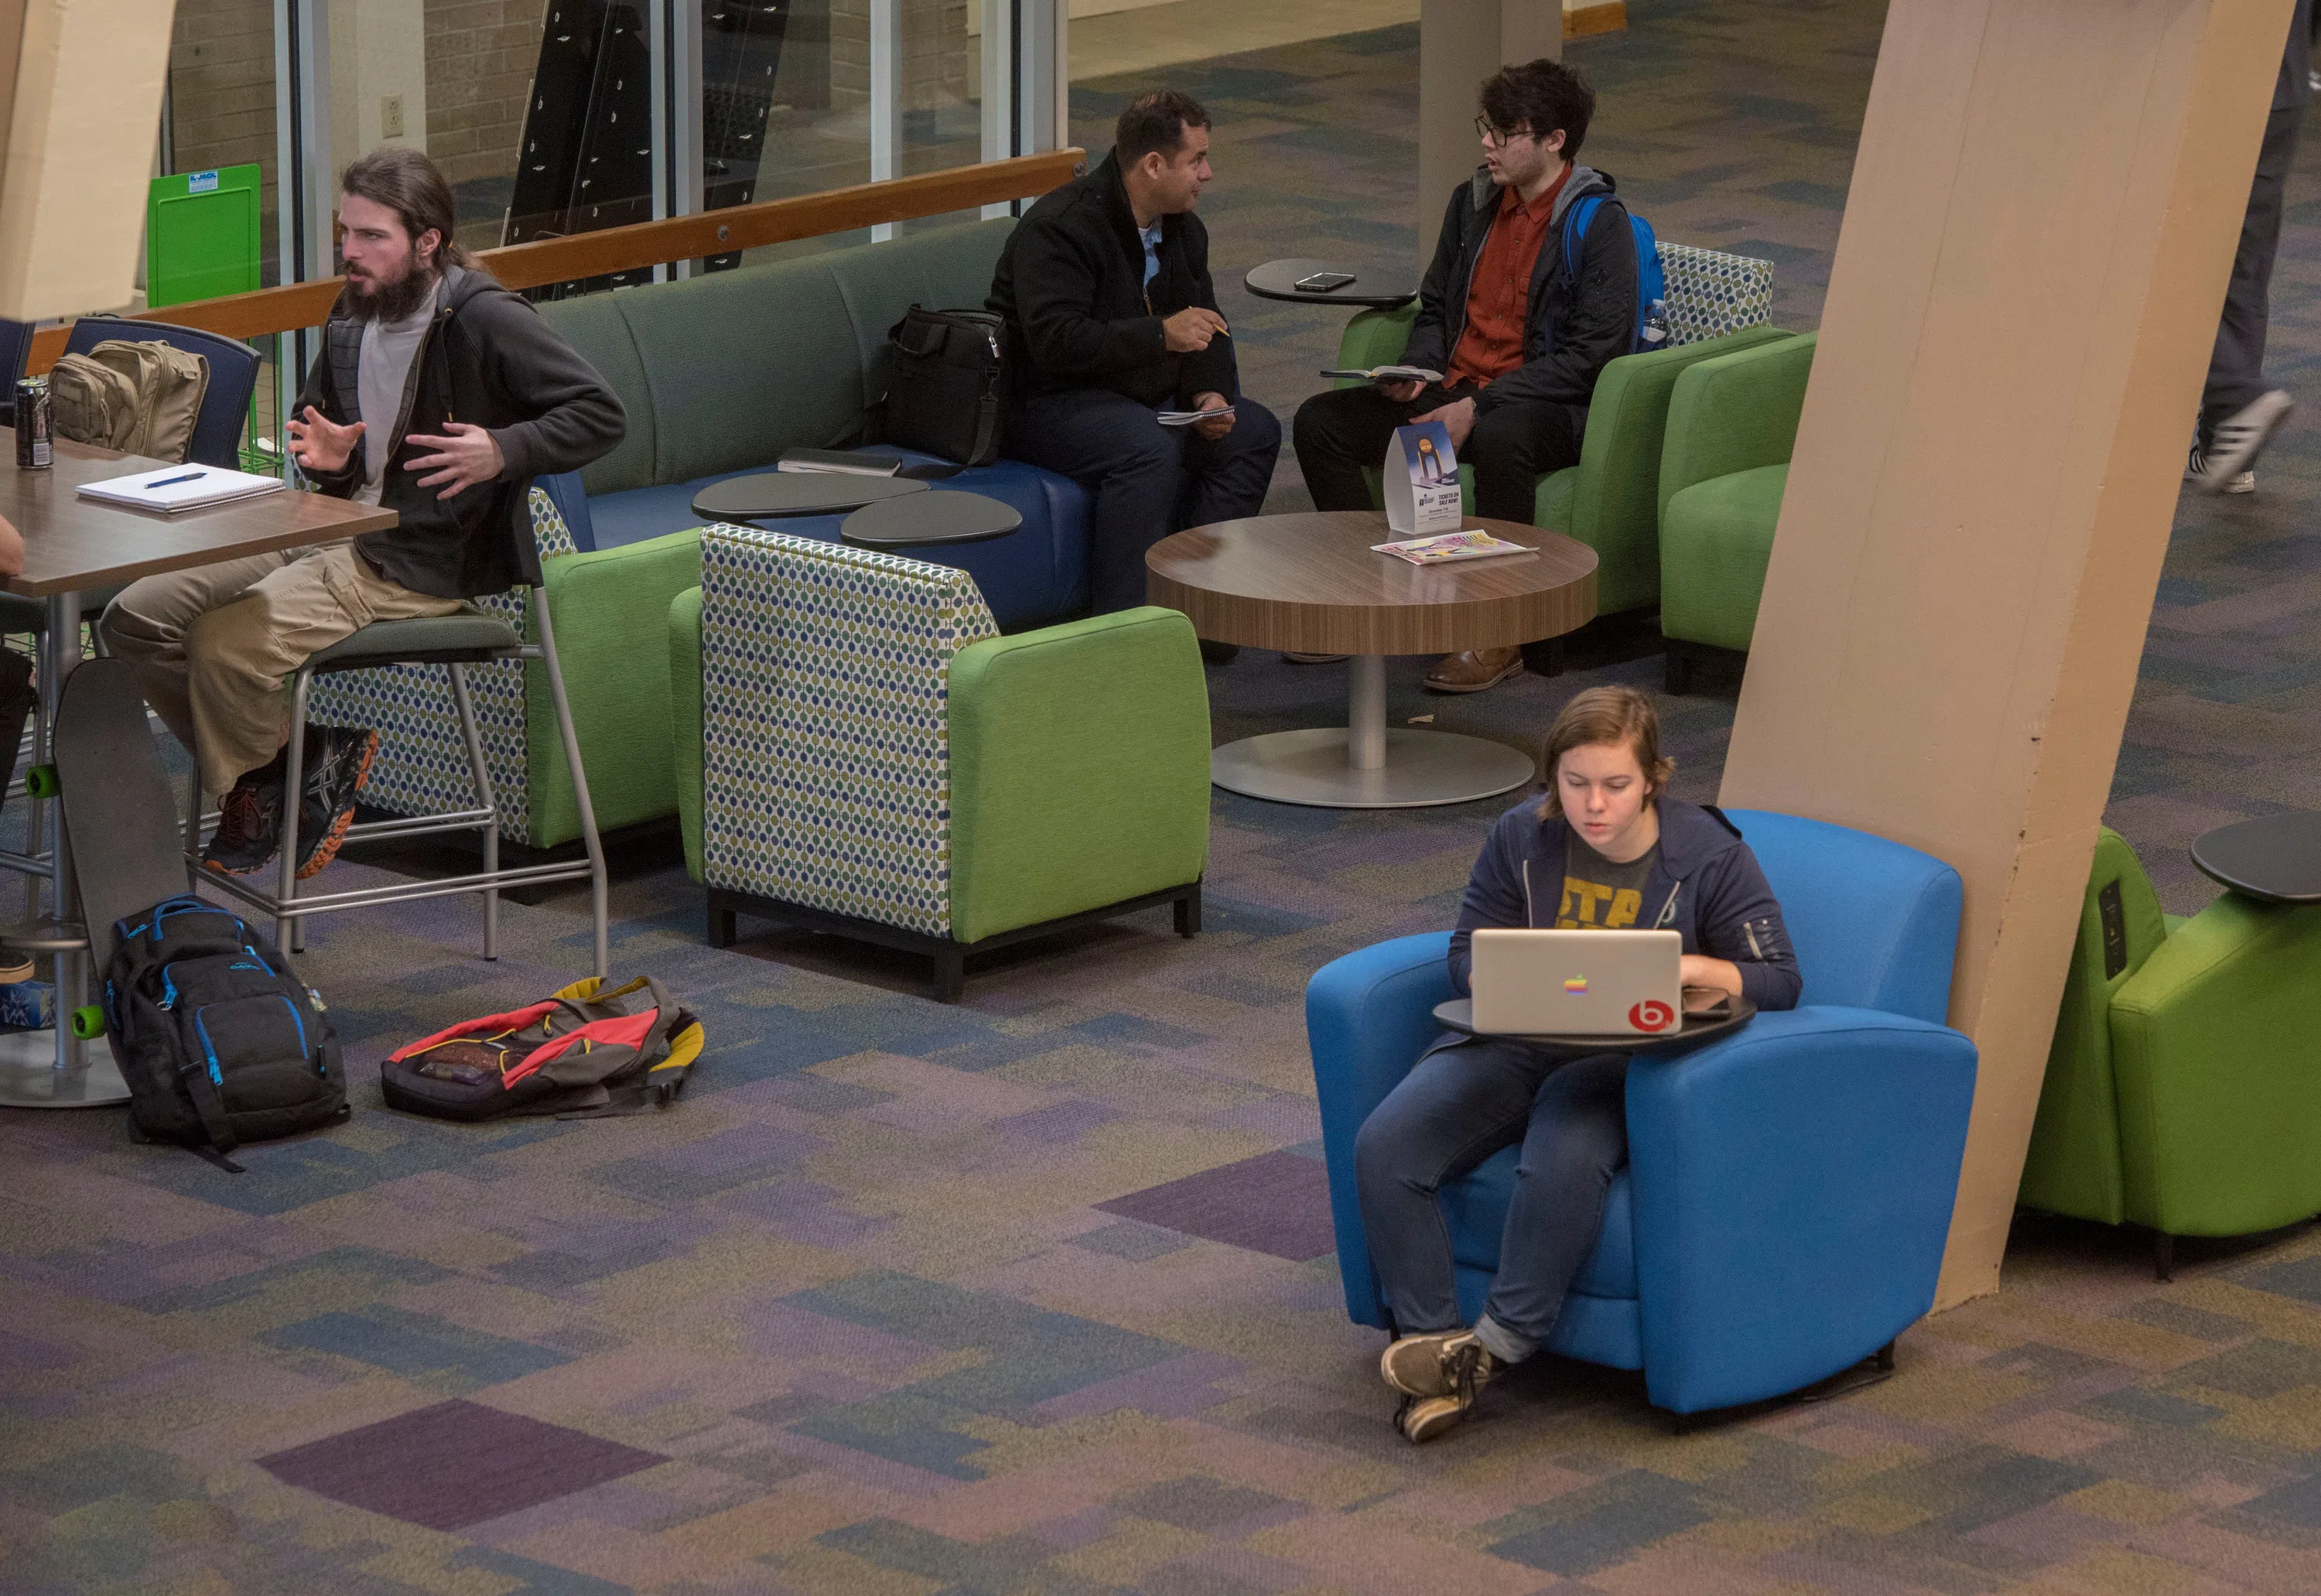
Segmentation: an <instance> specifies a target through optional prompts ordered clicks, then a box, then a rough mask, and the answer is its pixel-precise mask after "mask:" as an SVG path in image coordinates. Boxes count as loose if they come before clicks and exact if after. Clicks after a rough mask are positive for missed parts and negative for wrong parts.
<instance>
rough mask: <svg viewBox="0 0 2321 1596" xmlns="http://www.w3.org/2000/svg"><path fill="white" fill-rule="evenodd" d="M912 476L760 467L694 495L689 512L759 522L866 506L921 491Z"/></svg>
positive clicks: (921, 486) (716, 518)
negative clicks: (746, 475)
mask: <svg viewBox="0 0 2321 1596" xmlns="http://www.w3.org/2000/svg"><path fill="white" fill-rule="evenodd" d="M926 490H927V485H926V484H925V483H924V482H922V481H920V480H919V479H917V478H915V477H865V476H861V475H860V474H858V473H856V472H853V471H760V473H759V474H758V475H756V476H754V477H729V478H727V479H725V480H724V481H723V482H712V483H711V484H710V485H709V486H708V487H706V488H703V489H702V490H701V491H700V492H699V493H696V494H695V495H694V496H693V513H694V514H695V515H699V516H701V517H703V518H704V519H705V520H709V521H763V520H772V519H776V518H778V517H787V516H791V515H839V514H842V513H843V512H845V511H849V510H859V509H860V508H861V507H862V506H865V505H869V504H878V503H880V502H882V501H884V500H887V499H890V498H904V497H908V496H910V495H912V494H915V493H924V492H925V491H926Z"/></svg>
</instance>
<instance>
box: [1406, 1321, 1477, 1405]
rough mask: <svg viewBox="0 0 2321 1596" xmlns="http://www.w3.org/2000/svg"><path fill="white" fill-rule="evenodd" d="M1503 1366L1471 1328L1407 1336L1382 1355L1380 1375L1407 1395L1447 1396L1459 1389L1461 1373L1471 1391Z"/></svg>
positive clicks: (1422, 1396)
mask: <svg viewBox="0 0 2321 1596" xmlns="http://www.w3.org/2000/svg"><path fill="white" fill-rule="evenodd" d="M1500 1367H1501V1364H1500V1363H1499V1360H1498V1359H1497V1358H1495V1357H1493V1356H1492V1355H1491V1354H1490V1352H1489V1351H1488V1349H1487V1348H1486V1347H1485V1346H1484V1345H1483V1344H1482V1343H1481V1342H1479V1341H1478V1340H1476V1339H1475V1332H1474V1331H1472V1330H1437V1331H1435V1332H1434V1333H1433V1334H1431V1335H1424V1336H1403V1337H1402V1338H1401V1339H1399V1340H1397V1341H1396V1342H1395V1343H1394V1345H1391V1346H1389V1347H1388V1348H1387V1349H1386V1351H1385V1352H1384V1353H1382V1354H1379V1377H1380V1378H1381V1379H1383V1380H1384V1381H1385V1382H1387V1383H1388V1385H1390V1386H1392V1387H1394V1389H1395V1390H1397V1391H1400V1392H1401V1393H1402V1394H1403V1395H1405V1396H1406V1397H1420V1398H1424V1397H1442V1396H1448V1395H1450V1394H1451V1393H1452V1391H1457V1390H1459V1389H1460V1383H1461V1376H1462V1372H1463V1373H1464V1378H1465V1381H1466V1384H1467V1388H1468V1390H1469V1391H1472V1390H1473V1389H1474V1387H1476V1386H1479V1385H1480V1384H1482V1383H1483V1382H1485V1381H1487V1380H1488V1379H1489V1378H1490V1377H1491V1376H1492V1375H1494V1374H1497V1373H1498V1372H1499V1369H1500Z"/></svg>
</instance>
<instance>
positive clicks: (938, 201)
mask: <svg viewBox="0 0 2321 1596" xmlns="http://www.w3.org/2000/svg"><path fill="white" fill-rule="evenodd" d="M1086 159H1087V152H1086V151H1084V150H1047V151H1044V152H1042V153H1041V154H1038V155H1024V156H1017V157H1015V159H1013V160H990V161H985V162H982V163H981V164H979V165H977V166H963V167H953V168H951V169H950V170H948V171H941V172H923V173H920V174H919V175H918V176H916V177H910V178H890V179H888V180H887V181H886V182H883V183H858V184H856V185H854V187H851V188H833V189H831V190H829V191H828V192H827V193H824V194H807V195H801V196H797V197H796V198H793V199H769V200H767V201H765V202H763V203H762V204H760V205H734V206H732V207H731V208H729V209H726V210H722V211H704V212H702V213H700V214H697V215H692V216H670V217H668V218H666V219H664V220H662V221H659V222H637V223H631V224H630V225H628V226H626V227H607V228H605V229H604V230H603V231H601V232H598V233H574V234H572V235H571V236H569V237H568V238H551V239H541V240H539V241H537V242H532V243H528V244H510V245H508V246H507V247H506V248H505V249H497V250H485V251H479V252H478V255H477V257H476V259H477V260H478V263H479V264H480V265H481V266H483V268H484V269H486V270H487V271H489V272H490V273H491V274H492V275H493V276H494V277H496V278H498V279H499V280H500V281H501V282H503V283H505V284H506V285H507V286H508V287H511V288H534V287H539V286H540V285H542V283H560V282H569V281H571V280H572V279H574V278H589V277H602V276H604V275H605V274H606V273H608V272H614V271H637V270H642V269H644V268H646V267H651V266H660V265H662V264H664V263H666V262H668V261H671V260H696V259H698V258H699V257H701V256H704V255H717V254H723V253H724V252H725V251H730V250H753V249H758V248H760V247H761V246H763V245H766V244H779V243H789V242H794V241H795V240H797V239H802V238H820V237H822V236H824V234H827V233H851V232H853V231H854V230H856V229H858V228H862V227H870V226H874V225H876V224H877V223H881V222H908V221H912V220H914V219H915V218H917V217H920V216H940V215H942V214H943V213H945V212H946V211H963V210H966V209H968V208H969V206H973V205H999V204H1004V203H1005V202H1006V201H1008V200H1012V199H1025V198H1030V197H1033V196H1038V195H1042V194H1045V193H1047V192H1048V190H1050V189H1051V188H1055V187H1060V186H1061V185H1063V184H1065V183H1068V182H1069V181H1071V179H1072V178H1074V177H1075V176H1077V175H1078V174H1079V171H1080V169H1081V164H1082V162H1083V161H1084V160H1086ZM345 281H346V279H345V278H335V277H333V278H321V279H318V280H316V281H314V282H311V283H291V284H287V285H286V286H285V287H279V288H259V289H257V290H255V291H254V292H251V293H248V294H228V295H225V296H222V297H220V298H216V299H194V300H189V301H187V303H185V304H183V305H167V306H161V307H160V308H159V309H157V310H142V311H139V312H137V313H136V318H135V319H137V320H141V321H154V322H170V323H174V324H177V325H178V326H181V327H199V328H202V329H203V330H204V331H205V332H210V333H223V334H225V335H226V336H227V337H229V338H260V337H263V336H265V335H266V334H268V333H288V332H291V331H294V330H296V328H299V327H318V326H320V325H322V324H323V320H324V319H325V318H326V317H328V316H329V315H330V314H331V306H332V305H334V304H336V303H337V302H338V297H339V289H340V287H341V286H342V285H343V284H344V283H345ZM70 330H71V329H70V328H69V327H50V328H47V329H45V330H44V331H42V332H41V333H36V334H35V335H34V336H33V339H32V356H31V359H30V360H28V361H27V362H26V366H25V369H26V370H28V371H29V372H31V373H32V374H34V375H38V374H39V373H41V372H42V371H46V370H47V369H49V368H50V367H51V366H53V365H55V364H56V363H57V357H58V356H59V355H61V354H63V353H64V352H65V339H66V336H67V334H68V333H69V332H70Z"/></svg>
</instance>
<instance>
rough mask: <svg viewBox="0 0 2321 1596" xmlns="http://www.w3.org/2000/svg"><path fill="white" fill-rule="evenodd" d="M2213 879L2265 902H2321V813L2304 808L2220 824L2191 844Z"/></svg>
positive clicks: (2194, 858) (2195, 856)
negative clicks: (2230, 823) (2283, 813)
mask: <svg viewBox="0 0 2321 1596" xmlns="http://www.w3.org/2000/svg"><path fill="white" fill-rule="evenodd" d="M2192 862H2193V863H2194V864H2197V865H2198V866H2199V867H2200V869H2201V871H2203V873H2205V874H2206V875H2207V876H2208V877H2209V879H2210V880H2215V881H2216V882H2219V883H2220V884H2222V885H2224V886H2226V887H2229V888H2231V889H2233V890H2234V891H2235V892H2238V893H2240V894H2242V895H2243V896H2244V897H2248V898H2258V899H2261V900H2262V901H2263V902H2266V903H2321V815H2313V814H2307V813H2306V812H2304V811H2302V810H2299V811H2298V812H2297V813H2295V814H2289V815H2266V816H2262V817H2261V818H2258V819H2255V820H2242V821H2237V822H2235V824H2233V825H2220V826H2218V827H2216V830H2214V831H2212V832H2209V833H2208V834H2207V835H2205V836H2203V837H2201V838H2200V839H2198V841H2197V842H2195V843H2194V844H2192Z"/></svg>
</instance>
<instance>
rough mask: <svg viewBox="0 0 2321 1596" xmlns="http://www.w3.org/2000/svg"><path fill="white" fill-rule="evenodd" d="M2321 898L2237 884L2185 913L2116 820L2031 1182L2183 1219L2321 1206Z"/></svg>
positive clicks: (2097, 1208)
mask: <svg viewBox="0 0 2321 1596" xmlns="http://www.w3.org/2000/svg"><path fill="white" fill-rule="evenodd" d="M2316 999H2321V907H2289V906H2286V905H2280V904H2269V903H2260V902H2258V901H2256V900H2255V899H2253V898H2244V897H2242V896H2241V895H2239V894H2238V893H2234V892H2227V893H2225V895H2224V896H2223V897H2221V898H2217V899H2216V901H2215V902H2213V903H2211V904H2210V905H2208V907H2206V908H2204V909H2202V910H2201V911H2200V912H2199V913H2198V914H2197V915H2195V916H2193V917H2191V918H2190V919H2189V920H2179V921H2173V922H2171V920H2170V919H2169V918H2168V917H2165V916H2163V915H2162V913H2161V912H2160V901H2159V899H2158V898H2156V897H2155V896H2154V895H2153V890H2152V883H2151V881H2150V880H2149V879H2148V878H2147V877H2146V876H2145V875H2144V868H2143V866H2142V865H2140V864H2138V863H2137V862H2136V859H2135V853H2134V850H2133V849H2131V848H2130V847H2129V846H2128V845H2127V843H2126V842H2125V839H2123V838H2122V837H2121V836H2120V835H2119V834H2118V833H2116V832H2114V831H2111V830H2109V829H2106V830H2105V831H2104V832H2103V834H2102V835H2101V836H2100V837H2099V838H2098V842H2097V844H2096V857H2095V869H2094V871H2092V873H2091V874H2090V876H2089V881H2088V893H2087V898H2086V901H2085V902H2084V904H2083V905H2082V906H2081V908H2080V935H2079V940H2078V942H2077V943H2076V944H2074V945H2073V947H2072V950H2071V975H2070V977H2069V978H2068V980H2066V981H2065V983H2064V987H2063V1004H2062V1012H2061V1014H2060V1015H2059V1016H2058V1017H2057V1019H2056V1024H2055V1040H2054V1043H2053V1045H2052V1048H2051V1049H2050V1050H2049V1053H2048V1055H2047V1076H2046V1081H2045V1084H2044V1086H2043V1088H2042V1090H2041V1091H2040V1094H2039V1115H2038V1118H2037V1120H2036V1121H2035V1123H2034V1126H2033V1129H2032V1132H2031V1151H2030V1156H2029V1158H2028V1159H2027V1160H2026V1161H2025V1164H2024V1167H2023V1185H2022V1188H2021V1190H2020V1192H2019V1193H2018V1200H2019V1201H2020V1202H2021V1203H2022V1204H2023V1206H2025V1207H2026V1208H2040V1209H2043V1210H2045V1211H2047V1212H2050V1213H2056V1214H2068V1215H2071V1216H2072V1217H2074V1218H2083V1219H2095V1220H2098V1221H2101V1222H2103V1223H2105V1224H2109V1225H2120V1224H2134V1225H2146V1226H2149V1227H2152V1229H2153V1232H2154V1233H2155V1235H2156V1236H2157V1253H2156V1262H2157V1263H2158V1266H2159V1272H2160V1275H2161V1278H2162V1279H2163V1280H2164V1279H2166V1278H2167V1277H2168V1273H2169V1269H2170V1265H2171V1255H2172V1246H2173V1240H2174V1238H2175V1237H2176V1236H2244V1235H2248V1234H2251V1233H2253V1232H2256V1231H2261V1230H2270V1229H2272V1228H2274V1227H2279V1226H2282V1225H2289V1224H2293V1223H2295V1222H2297V1221H2298V1220H2301V1219H2305V1218H2309V1217H2311V1216H2312V1215H2313V1214H2315V1213H2316V1212H2321V1057H2316V1050H2315V1046H2314V1042H2313V1011H2314V1007H2315V1003H2316Z"/></svg>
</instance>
